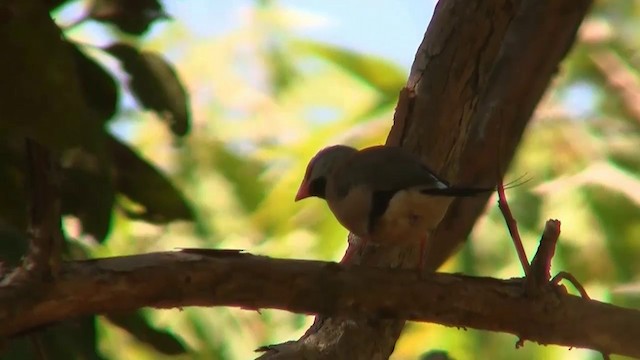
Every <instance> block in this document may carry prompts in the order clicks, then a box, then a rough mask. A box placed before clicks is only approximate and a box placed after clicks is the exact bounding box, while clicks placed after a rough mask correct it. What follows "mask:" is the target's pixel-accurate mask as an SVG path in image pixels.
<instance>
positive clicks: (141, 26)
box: [89, 0, 168, 35]
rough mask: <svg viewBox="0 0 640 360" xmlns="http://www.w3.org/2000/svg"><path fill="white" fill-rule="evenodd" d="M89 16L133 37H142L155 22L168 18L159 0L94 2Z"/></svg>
mask: <svg viewBox="0 0 640 360" xmlns="http://www.w3.org/2000/svg"><path fill="white" fill-rule="evenodd" d="M89 15H90V16H91V18H93V19H95V20H97V21H101V22H107V23H112V24H114V25H115V26H117V27H118V28H119V29H120V30H122V31H123V32H126V33H129V34H133V35H142V34H143V33H144V32H146V31H147V30H148V29H149V26H150V25H151V24H152V23H153V22H154V21H156V20H162V19H167V18H168V15H167V13H165V11H164V8H163V7H162V4H160V2H159V1H158V0H136V1H127V0H92V2H91V8H90V10H89Z"/></svg>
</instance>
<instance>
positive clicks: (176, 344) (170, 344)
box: [105, 311, 187, 355]
mask: <svg viewBox="0 0 640 360" xmlns="http://www.w3.org/2000/svg"><path fill="white" fill-rule="evenodd" d="M105 317H106V318H107V320H109V322H111V323H112V324H113V325H115V326H117V327H119V328H121V329H123V330H125V331H126V332H128V333H129V334H131V335H132V336H133V337H135V338H136V339H137V340H138V341H140V342H142V343H145V344H147V345H150V346H151V347H153V348H154V349H156V350H157V351H158V352H160V353H162V354H165V355H180V354H184V353H186V352H187V349H186V348H185V346H184V345H183V344H182V342H181V341H180V340H178V338H176V337H175V336H174V335H173V334H171V333H170V332H168V331H164V330H160V329H156V328H154V327H153V326H151V325H150V324H149V323H148V322H147V319H146V317H145V316H144V315H143V313H142V312H141V311H138V312H135V313H130V314H118V315H115V314H109V315H106V316H105Z"/></svg>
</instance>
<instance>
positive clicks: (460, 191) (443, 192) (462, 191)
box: [420, 186, 496, 197]
mask: <svg viewBox="0 0 640 360" xmlns="http://www.w3.org/2000/svg"><path fill="white" fill-rule="evenodd" d="M494 191H496V188H464V187H455V186H453V187H448V188H444V189H438V188H430V189H421V190H420V193H422V194H425V195H432V196H460V197H465V196H476V195H480V194H487V193H491V192H494Z"/></svg>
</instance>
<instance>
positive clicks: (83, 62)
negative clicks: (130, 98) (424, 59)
mask: <svg viewBox="0 0 640 360" xmlns="http://www.w3.org/2000/svg"><path fill="white" fill-rule="evenodd" d="M70 46H71V48H72V52H73V58H74V60H75V62H76V69H77V71H78V78H79V80H80V88H81V90H82V94H83V96H84V98H85V101H86V103H87V106H88V107H89V108H90V109H93V110H94V111H95V112H96V115H97V116H98V119H99V120H100V121H101V122H102V123H103V124H104V122H106V121H107V120H109V119H110V118H112V117H113V115H115V113H116V108H117V105H118V96H119V90H118V85H117V84H116V81H115V80H114V79H113V77H112V76H111V74H110V73H109V72H108V71H107V70H106V69H105V68H104V67H102V65H100V64H98V63H97V62H96V61H95V60H94V59H93V58H92V57H90V56H87V55H86V54H85V53H84V52H83V51H82V50H80V48H79V47H78V46H77V45H75V44H71V45H70Z"/></svg>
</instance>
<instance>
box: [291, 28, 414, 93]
mask: <svg viewBox="0 0 640 360" xmlns="http://www.w3.org/2000/svg"><path fill="white" fill-rule="evenodd" d="M292 48H293V49H295V50H297V51H299V52H301V53H307V54H310V55H314V56H318V57H320V58H323V59H325V60H327V61H329V62H331V63H334V64H335V65H337V66H340V67H342V68H343V69H345V70H346V71H348V72H349V73H351V74H352V75H353V76H355V77H357V78H359V79H361V80H362V81H364V82H366V83H368V84H370V85H371V86H372V87H374V88H376V89H378V91H380V93H381V94H382V95H383V96H384V97H385V98H388V99H392V100H391V101H395V99H396V97H397V96H398V92H399V91H400V89H402V87H403V86H404V85H405V83H406V80H407V74H406V73H405V72H404V71H403V70H402V69H400V68H399V67H398V66H397V65H395V64H393V63H392V62H390V61H388V60H385V59H382V58H380V57H376V56H373V55H370V54H366V55H365V54H361V53H357V52H354V51H351V50H348V49H344V48H340V47H337V46H334V45H329V44H324V43H319V42H315V41H310V40H295V41H293V42H292Z"/></svg>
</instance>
